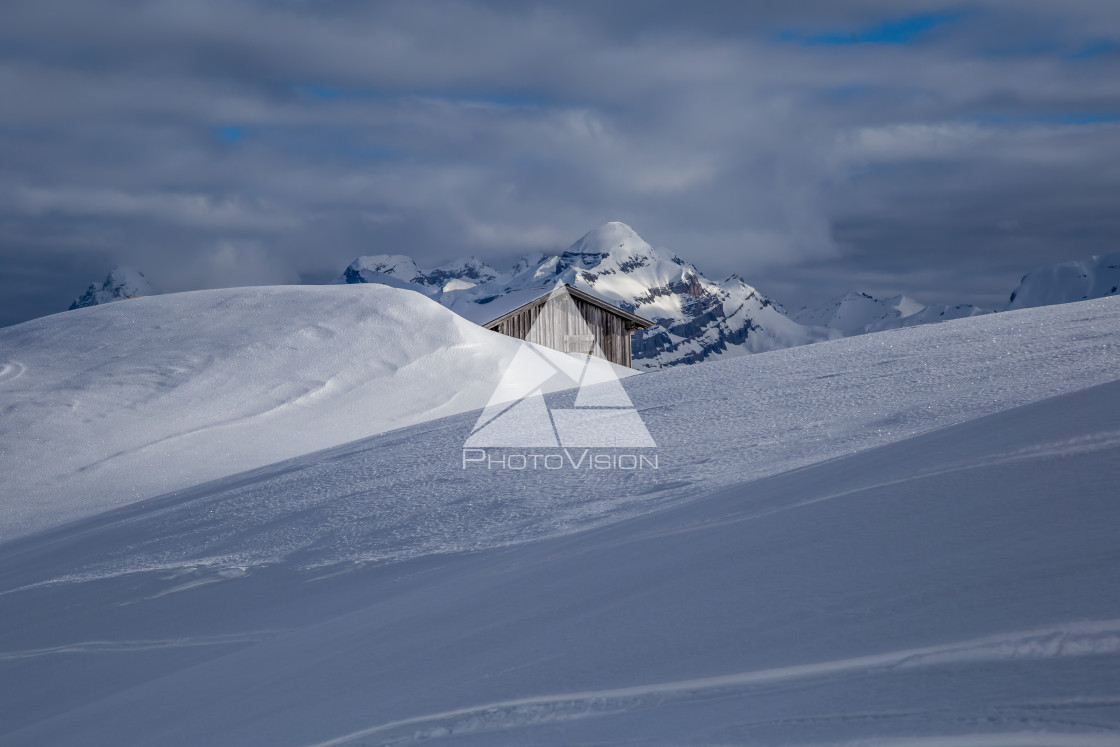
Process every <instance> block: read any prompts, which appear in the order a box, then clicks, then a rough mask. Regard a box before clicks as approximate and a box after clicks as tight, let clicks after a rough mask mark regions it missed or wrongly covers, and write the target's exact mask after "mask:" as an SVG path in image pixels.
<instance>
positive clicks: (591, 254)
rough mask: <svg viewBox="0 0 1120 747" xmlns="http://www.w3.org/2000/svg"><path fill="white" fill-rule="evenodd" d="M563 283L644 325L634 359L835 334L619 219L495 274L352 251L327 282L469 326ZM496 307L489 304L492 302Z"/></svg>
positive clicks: (478, 266)
mask: <svg viewBox="0 0 1120 747" xmlns="http://www.w3.org/2000/svg"><path fill="white" fill-rule="evenodd" d="M557 281H562V282H565V283H569V284H571V285H573V286H574V287H576V288H579V289H580V290H583V291H586V292H588V293H591V294H593V295H595V296H598V297H600V298H602V299H603V300H605V301H608V302H610V303H612V304H615V305H617V306H619V307H621V308H623V309H625V310H627V311H630V312H632V313H635V314H638V315H639V316H643V317H646V318H647V319H650V320H652V321H654V322H656V326H655V327H654V328H653V329H650V330H645V331H642V332H638V333H636V334H635V335H634V348H633V355H634V365H635V367H638V368H646V369H653V368H662V367H665V366H672V365H677V364H681V363H697V362H699V361H703V360H709V359H712V358H718V357H720V356H725V355H743V354H745V353H758V352H762V351H764V350H774V349H776V348H787V347H792V346H795V345H804V344H806V343H810V342H817V341H819V340H826V339H829V338H830V337H835V336H836V334H835V333H833V332H831V331H830V330H827V329H822V328H815V327H809V326H806V325H803V324H799V323H798V322H796V321H794V320H792V319H790V318H789V317H788V316H787V315H786V314H785V313H784V311H783V310H782V309H781V307H780V306H778V305H777V304H775V303H774V302H773V301H771V300H770V299H768V298H766V297H765V296H763V295H762V294H761V293H759V292H758V291H757V290H755V289H754V288H752V287H751V286H749V285H747V284H746V283H745V282H743V280H742V279H741V278H739V277H738V276H735V275H732V276H731V277H729V278H727V279H726V280H722V281H712V280H709V279H708V278H706V277H704V275H703V274H701V272H700V271H699V270H698V269H696V267H695V266H693V265H692V264H689V263H688V262H685V261H684V260H683V259H681V258H680V257H677V256H676V255H672V256H668V257H667V256H664V255H662V254H660V253H659V252H657V251H656V250H655V249H654V248H653V247H651V246H650V245H649V244H648V243H646V242H645V241H644V240H643V239H642V237H641V236H639V235H638V234H637V233H635V231H634V230H633V229H632V228H630V227H629V226H627V225H626V224H624V223H607V224H605V225H603V226H600V227H599V228H596V229H595V230H593V231H591V232H589V233H588V234H586V235H585V236H583V237H582V238H581V239H580V240H579V241H577V242H575V243H574V244H572V245H571V246H570V247H568V248H567V249H566V250H564V251H563V252H561V253H560V254H553V255H548V254H541V255H534V256H530V257H525V258H523V259H522V260H521V261H519V262H518V263H517V264H516V265H515V266H514V268H513V269H512V270H511V271H510V272H508V273H502V272H500V271H498V270H496V269H494V268H492V267H490V266H489V265H487V264H485V263H484V262H482V261H481V260H478V259H476V258H474V257H471V258H468V259H466V260H461V261H459V262H455V263H453V264H451V265H444V266H441V267H437V268H435V269H434V270H421V269H420V268H418V267H417V266H416V264H415V263H414V262H413V261H412V260H411V259H409V258H407V257H401V256H396V255H377V256H369V257H359V258H358V259H357V260H355V261H354V262H353V264H351V265H350V266H349V267H348V268H346V271H345V272H344V273H343V274H342V275H341V276H340V277H339V278H338V279H336V280H335V281H334V282H336V283H369V282H380V283H386V284H388V285H395V286H397V287H404V288H412V289H414V290H417V291H420V292H421V293H424V294H425V295H427V296H429V297H431V298H433V299H434V300H436V301H438V302H439V303H441V304H443V305H444V306H447V307H448V308H450V309H452V310H453V311H455V312H457V313H459V314H460V315H462V316H464V317H466V318H468V319H471V320H472V321H476V322H479V323H482V322H486V321H489V320H490V319H491V318H493V317H494V316H496V314H488V313H487V312H488V306H489V304H491V303H493V302H494V301H495V300H497V299H498V298H501V297H502V296H504V295H506V294H509V293H513V292H518V291H523V290H525V289H527V288H541V289H542V292H544V290H545V289H547V288H549V287H551V286H553V285H554V284H555V283H556V282H557ZM497 306H498V304H495V307H497Z"/></svg>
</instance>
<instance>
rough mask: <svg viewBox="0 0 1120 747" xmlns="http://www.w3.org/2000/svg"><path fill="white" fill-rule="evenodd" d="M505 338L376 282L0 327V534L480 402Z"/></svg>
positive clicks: (150, 302) (165, 299) (99, 311)
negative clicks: (0, 477)
mask: <svg viewBox="0 0 1120 747" xmlns="http://www.w3.org/2000/svg"><path fill="white" fill-rule="evenodd" d="M517 345H518V343H517V342H516V341H514V340H512V339H510V338H508V337H504V336H502V335H498V334H496V333H493V332H488V331H486V330H483V329H480V328H478V327H477V326H475V325H473V324H469V323H467V322H466V321H464V320H463V319H461V318H459V317H458V316H456V315H455V314H452V313H451V312H449V311H448V310H447V309H445V308H443V307H441V306H439V305H438V304H436V303H434V302H432V301H430V300H428V299H426V298H424V297H423V296H420V295H418V294H416V293H413V292H411V291H401V290H395V289H391V288H387V287H384V286H382V285H366V286H353V287H322V286H306V287H274V288H237V289H228V290H214V291H197V292H193V293H178V294H170V295H165V296H152V297H147V298H140V299H135V300H132V301H128V302H127V303H116V304H110V305H107V306H96V307H94V308H89V309H80V310H77V311H73V312H67V313H65V314H56V315H54V316H50V317H45V318H42V319H36V320H34V321H31V322H27V323H25V324H20V325H16V326H14V327H6V328H4V329H0V413H3V415H2V417H0V474H2V475H3V476H4V477H3V482H4V487H3V492H2V493H0V517H2V519H3V521H2V522H0V538H7V537H11V536H14V535H16V534H19V533H22V532H25V531H29V530H32V529H38V528H42V527H45V526H49V525H51V524H53V523H55V522H57V521H60V520H65V519H71V518H76V517H79V516H87V515H90V514H93V513H97V512H99V511H102V510H105V509H107V508H111V507H114V506H119V505H123V504H125V503H129V502H132V501H136V500H140V499H143V498H149V497H152V496H154V495H158V494H160V493H163V492H166V491H169V490H175V489H178V488H182V487H187V486H189V485H195V484H197V483H199V482H202V481H205V480H209V479H213V478H216V477H221V476H223V475H230V474H233V473H236V472H241V471H243V470H246V469H252V468H255V467H260V466H262V465H265V464H270V463H273V462H277V461H279V460H282V459H286V458H289V457H292V456H297V455H300V454H306V453H308V452H311V451H315V450H318V449H323V448H326V447H328V446H334V445H336V444H341V443H346V442H348V441H353V440H355V439H358V438H363V437H366V436H370V435H373V434H376V433H382V432H384V431H387V430H390V429H392V428H399V427H401V426H404V425H409V424H411V423H416V422H420V421H423V420H428V419H431V418H433V417H440V416H443V415H450V414H453V413H457V412H464V411H467V410H472V409H477V408H480V407H482V406H483V405H485V404H486V401H487V399H488V398H489V396H490V393H491V391H492V390H493V388H494V386H495V384H496V383H497V381H498V379H499V378H500V376H501V374H502V372H503V371H504V369H505V367H506V365H507V364H508V362H509V361H510V360H511V359H512V356H513V354H514V352H515V351H516V348H517ZM556 355H560V354H559V353H557V354H556Z"/></svg>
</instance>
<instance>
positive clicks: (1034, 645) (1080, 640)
mask: <svg viewBox="0 0 1120 747" xmlns="http://www.w3.org/2000/svg"><path fill="white" fill-rule="evenodd" d="M1118 653H1120V618H1118V619H1112V620H1097V621H1084V622H1071V623H1066V624H1063V625H1053V626H1047V627H1044V628H1037V629H1035V630H1027V631H1016V632H1009V633H1003V634H999V635H991V636H984V637H982V638H975V639H972V640H967V641H960V642H956V643H949V644H942V645H937V646H925V647H921V648H913V649H905V650H901V651H891V652H887V653H882V654H872V655H869V656H858V657H854V658H849V659H838V660H835V661H823V662H815V663H812V664H799V665H796V666H789V667H777V668H774V669H762V670H755V671H748V672H736V673H733V674H724V675H717V676H714V677H698V678H696V679H689V680H677V681H674V682H657V683H651V684H645V685H635V686H632V687H619V688H611V689H607V690H589V691H584V692H574V693H560V694H555V695H534V696H531V697H526V698H516V699H513V700H504V701H497V702H493V703H484V704H481V705H477V706H469V707H466V708H457V709H455V710H452V711H444V712H442V713H431V714H424V715H421V716H413V717H411V718H405V719H399V720H397V721H390V722H388V723H384V724H378V725H377V726H371V727H369V728H368V729H362V730H361V731H355V732H351V733H350V734H345V735H343V736H340V737H336V738H334V739H330V740H327V741H325V742H316V743H314V744H311V745H308V747H333V746H334V745H343V744H348V743H351V742H354V741H355V740H358V739H363V738H365V737H369V736H372V735H374V734H381V733H385V732H389V731H392V730H394V729H399V728H402V727H410V726H418V725H421V724H432V723H438V722H441V721H454V720H456V719H464V718H468V717H475V716H480V715H485V716H486V721H487V727H488V728H516V727H520V726H525V725H527V724H529V723H539V716H540V714H535V713H533V714H530V713H528V711H532V710H534V709H541V708H544V709H548V708H553V707H564V706H570V705H573V704H581V705H584V706H586V708H587V709H588V710H592V711H599V710H602V709H608V710H609V709H610V706H611V704H612V701H627V704H626V706H625V708H626V709H627V710H629V709H632V708H634V707H635V706H636V705H638V704H637V703H636V702H635V701H641V700H643V699H648V698H650V697H652V696H672V695H675V694H682V693H696V692H703V691H712V690H723V689H729V688H748V687H754V686H766V685H771V684H777V683H782V682H786V681H790V680H800V679H813V678H822V677H830V676H833V675H843V674H862V675H868V674H877V673H882V672H886V671H890V670H896V669H912V668H918V667H936V666H945V665H950V664H973V663H978V662H996V661H1009V660H1023V659H1052V658H1057V657H1070V656H1101V655H1115V654H1118ZM527 709H528V711H527ZM584 715H589V714H586V713H581V714H575V716H576V717H580V716H584ZM590 715H598V714H590ZM503 717H504V718H503ZM464 726H466V727H467V728H469V727H470V724H469V723H467V724H451V725H444V726H443V727H442V728H443V729H446V730H447V733H452V732H456V731H461V730H462V729H463V727H464ZM438 733H439V732H438V731H437V732H433V733H432V734H431V735H432V736H435V735H438ZM989 736H993V737H999V736H1001V735H989ZM1063 736H1064V735H1063ZM1110 739H1111V740H1112V741H1111V742H1108V744H1117V743H1118V742H1120V738H1118V737H1116V736H1112V737H1110ZM892 743H893V742H892ZM967 743H968V744H971V742H967ZM1051 743H1052V742H1044V744H1051ZM985 744H987V743H986V742H985ZM1009 744H1015V743H1014V742H1009Z"/></svg>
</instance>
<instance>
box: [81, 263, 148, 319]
mask: <svg viewBox="0 0 1120 747" xmlns="http://www.w3.org/2000/svg"><path fill="white" fill-rule="evenodd" d="M161 293H163V291H162V290H160V289H159V288H157V287H156V286H154V285H152V283H151V281H150V280H148V279H147V278H146V277H144V273H142V272H140V271H139V270H137V269H135V268H133V267H114V268H113V269H112V270H110V271H109V274H108V275H107V276H106V277H105V280H104V281H103V282H102V283H101V285H98V284H97V283H91V284H90V286H89V288H87V289H86V292H85V293H83V294H82V295H80V296H78V297H77V298H75V299H74V303H72V304H70V309H71V310H73V309H81V308H84V307H86V306H97V305H98V304H102V303H111V302H112V301H124V300H125V299H128V298H140V297H141V296H158V295H159V294H161Z"/></svg>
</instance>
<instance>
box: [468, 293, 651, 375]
mask: <svg viewBox="0 0 1120 747" xmlns="http://www.w3.org/2000/svg"><path fill="white" fill-rule="evenodd" d="M496 300H499V301H501V302H502V303H501V306H500V307H498V308H494V309H492V310H491V315H492V318H491V319H490V321H483V322H480V324H481V325H482V326H483V327H485V328H486V329H491V330H494V331H495V332H501V333H502V334H504V335H509V336H510V337H516V338H518V339H521V340H526V341H528V342H534V343H537V344H539V345H545V346H547V347H550V348H553V349H554V350H560V351H563V352H565V353H582V354H584V355H587V354H594V355H598V356H600V357H602V358H606V359H607V360H609V361H611V362H612V363H617V364H618V365H620V366H626V367H630V365H631V360H630V337H631V335H632V334H633V332H634V330H636V329H649V328H650V327H652V326H653V322H651V321H649V320H648V319H643V318H642V317H640V316H638V315H636V314H631V313H630V312H628V311H623V310H622V309H620V308H618V307H617V306H613V305H611V304H609V303H607V302H606V301H604V300H602V299H601V298H596V297H595V296H592V295H591V294H589V293H584V292H583V291H581V290H579V289H578V288H574V287H572V286H571V285H568V284H566V283H565V284H564V285H563V286H562V287H561V288H553V287H547V288H528V289H525V290H522V291H516V292H514V293H511V294H509V295H507V296H501V297H499V299H496ZM515 304H517V305H515ZM480 306H481V308H480V311H482V310H483V309H485V308H486V306H487V304H482V305H480ZM511 307H512V308H511ZM507 309H508V310H507ZM483 313H484V314H485V312H483Z"/></svg>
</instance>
